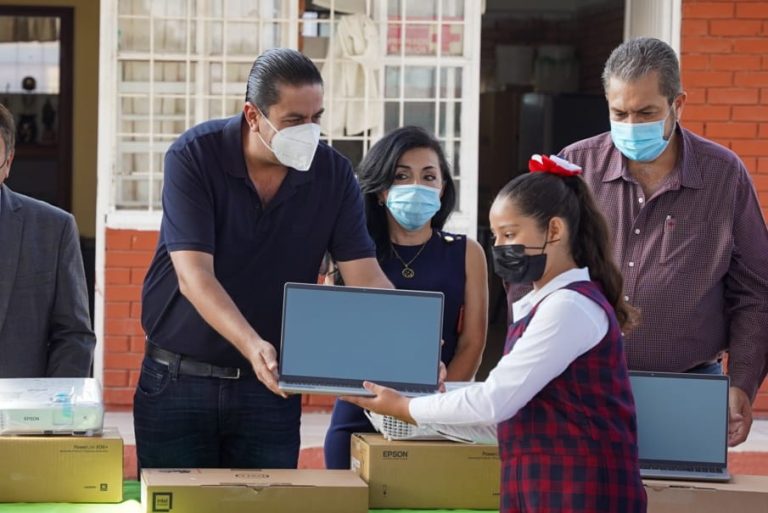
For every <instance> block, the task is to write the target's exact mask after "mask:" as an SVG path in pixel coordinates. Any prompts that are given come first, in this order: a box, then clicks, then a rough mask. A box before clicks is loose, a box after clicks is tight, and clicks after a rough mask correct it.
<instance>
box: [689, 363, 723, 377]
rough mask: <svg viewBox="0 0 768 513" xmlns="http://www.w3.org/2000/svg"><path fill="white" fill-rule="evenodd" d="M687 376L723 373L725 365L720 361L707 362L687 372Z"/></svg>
mask: <svg viewBox="0 0 768 513" xmlns="http://www.w3.org/2000/svg"><path fill="white" fill-rule="evenodd" d="M685 372H686V373H687V374H715V375H720V374H722V373H723V364H722V363H721V362H720V361H719V360H718V361H716V362H707V363H702V364H701V365H697V366H696V367H694V368H692V369H688V370H687V371H685Z"/></svg>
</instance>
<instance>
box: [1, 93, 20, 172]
mask: <svg viewBox="0 0 768 513" xmlns="http://www.w3.org/2000/svg"><path fill="white" fill-rule="evenodd" d="M0 137H2V138H3V142H4V143H5V155H0V158H2V159H3V160H2V161H0V164H3V163H5V159H7V158H8V155H10V154H11V152H12V151H13V147H14V146H15V145H16V126H15V123H14V122H13V114H11V111H9V110H8V109H7V108H6V107H5V105H3V104H2V103H0Z"/></svg>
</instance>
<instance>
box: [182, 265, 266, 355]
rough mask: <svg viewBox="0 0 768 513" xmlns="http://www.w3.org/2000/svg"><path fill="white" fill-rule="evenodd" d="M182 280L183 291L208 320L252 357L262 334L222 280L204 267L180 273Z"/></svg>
mask: <svg viewBox="0 0 768 513" xmlns="http://www.w3.org/2000/svg"><path fill="white" fill-rule="evenodd" d="M179 281H180V287H181V290H182V294H183V295H184V297H186V298H187V299H188V300H189V302H190V303H192V306H194V307H195V310H197V312H198V313H199V314H200V316H201V317H202V318H203V319H204V320H205V322H207V323H208V324H209V325H210V326H211V327H212V328H213V329H214V330H216V332H217V333H219V335H221V336H222V337H224V338H225V339H226V340H227V341H229V342H230V343H231V344H232V345H233V346H235V347H236V348H237V350H238V351H240V352H241V353H242V354H243V355H244V356H245V357H246V358H248V359H249V360H250V358H251V356H252V351H253V341H254V340H257V339H260V338H261V337H260V336H259V335H258V333H256V330H254V329H253V327H252V326H251V325H250V324H249V323H248V321H247V320H246V319H245V317H243V314H242V313H241V312H240V310H239V309H238V307H237V305H236V304H235V302H234V301H232V298H231V297H230V296H229V294H228V293H227V291H226V290H224V287H222V285H221V283H220V282H219V280H218V279H216V277H215V276H214V275H213V274H211V273H209V272H207V271H202V270H200V271H194V272H190V273H188V275H187V276H185V277H184V278H181V277H180V278H179ZM182 283H183V285H182Z"/></svg>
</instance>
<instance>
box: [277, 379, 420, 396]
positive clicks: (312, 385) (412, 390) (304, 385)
mask: <svg viewBox="0 0 768 513" xmlns="http://www.w3.org/2000/svg"><path fill="white" fill-rule="evenodd" d="M290 385H291V386H296V387H302V388H307V389H312V388H318V387H324V388H325V387H330V388H339V389H342V390H343V389H345V388H348V389H350V390H351V389H353V388H355V387H343V386H339V385H336V384H327V383H318V382H317V381H314V382H310V381H293V380H291V382H290ZM398 392H400V393H401V394H403V395H410V396H417V395H427V394H431V393H433V392H430V391H428V390H424V389H416V388H399V389H398Z"/></svg>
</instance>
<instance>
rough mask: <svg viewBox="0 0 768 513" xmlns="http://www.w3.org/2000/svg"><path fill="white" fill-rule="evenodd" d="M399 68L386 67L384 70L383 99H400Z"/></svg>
mask: <svg viewBox="0 0 768 513" xmlns="http://www.w3.org/2000/svg"><path fill="white" fill-rule="evenodd" d="M401 69H402V68H400V67H399V66H386V67H385V68H384V97H385V98H399V97H400V70H401Z"/></svg>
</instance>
